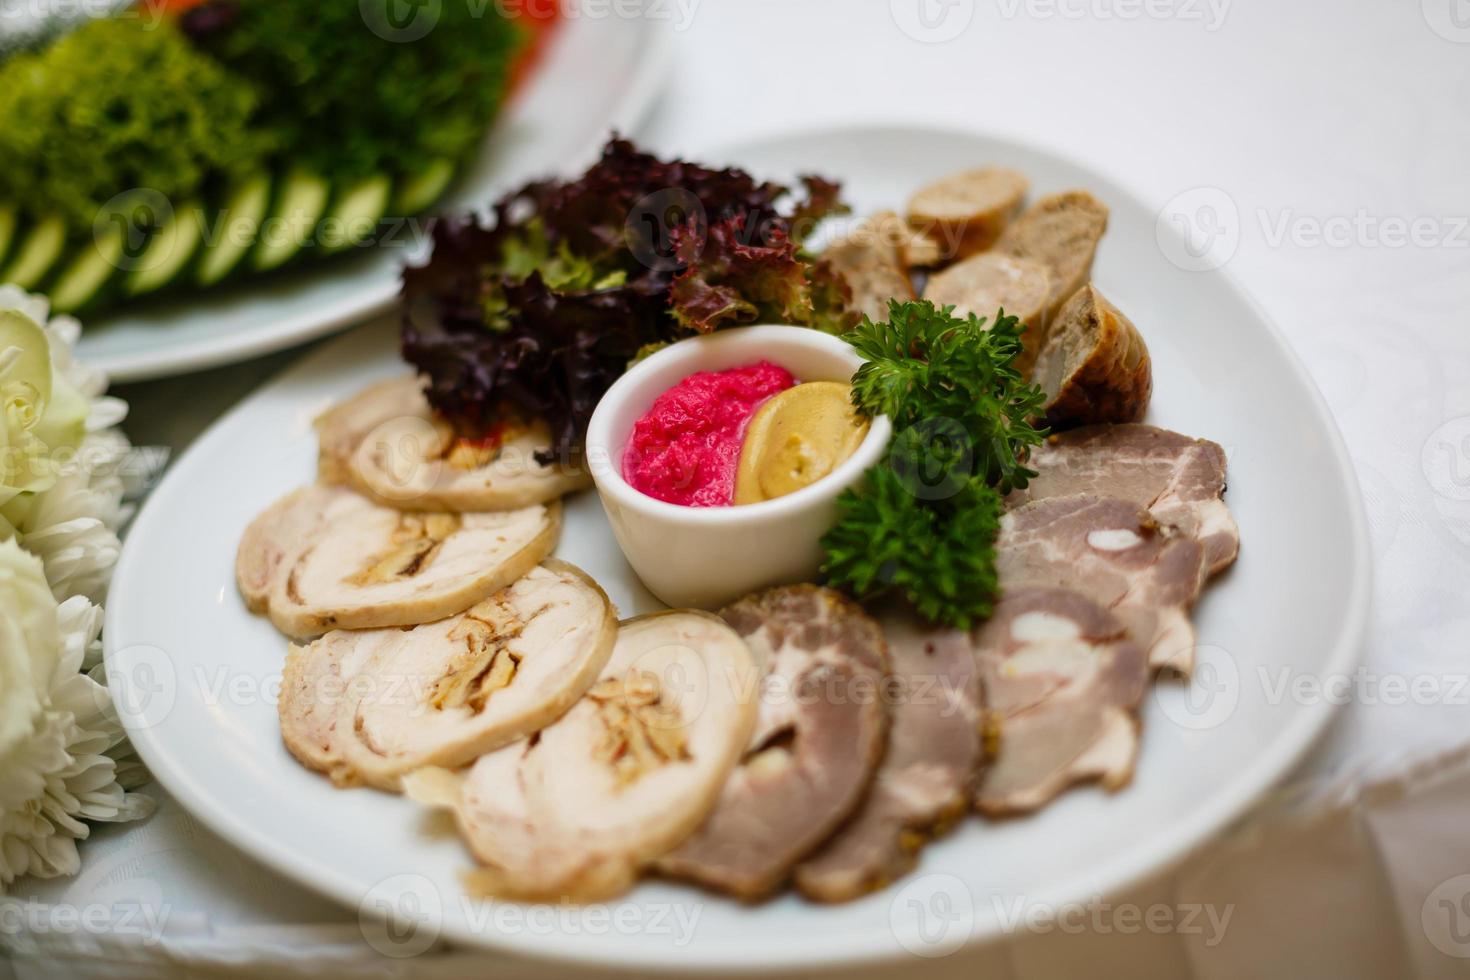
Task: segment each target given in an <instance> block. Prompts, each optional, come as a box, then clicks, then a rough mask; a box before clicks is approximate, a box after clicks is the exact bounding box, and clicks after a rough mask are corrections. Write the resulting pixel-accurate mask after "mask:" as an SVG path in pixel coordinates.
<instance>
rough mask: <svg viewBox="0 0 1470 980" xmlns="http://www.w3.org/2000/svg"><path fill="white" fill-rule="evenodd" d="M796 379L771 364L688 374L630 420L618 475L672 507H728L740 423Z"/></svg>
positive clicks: (740, 437)
mask: <svg viewBox="0 0 1470 980" xmlns="http://www.w3.org/2000/svg"><path fill="white" fill-rule="evenodd" d="M794 384H796V379H795V378H793V377H792V376H791V372H790V371H787V370H786V369H785V368H782V367H777V366H776V365H775V364H772V363H771V362H769V361H761V362H759V363H757V364H751V365H747V366H746V367H738V368H730V369H729V370H726V371H700V372H699V373H697V374H691V375H690V376H689V377H687V378H685V379H684V380H683V381H680V382H679V383H678V384H676V385H674V386H673V387H672V388H670V389H669V390H668V391H666V392H664V393H663V394H662V395H659V396H658V398H657V400H655V401H654V403H653V407H652V408H650V409H649V410H648V412H647V413H646V414H645V415H644V416H643V417H642V418H640V419H639V420H638V421H637V422H636V423H634V425H633V435H632V438H630V439H629V440H628V448H627V450H626V451H625V452H624V454H623V479H625V480H627V481H628V484H629V485H630V486H632V487H633V489H635V490H637V491H639V492H640V493H645V494H647V495H648V496H650V497H654V498H656V499H658V500H664V501H667V502H669V503H671V504H682V505H683V506H685V507H728V506H729V505H730V504H731V503H732V502H733V501H734V499H735V472H736V469H737V468H738V467H739V465H740V447H741V443H742V441H743V440H744V438H745V427H746V426H747V425H748V424H749V423H750V418H751V416H752V415H754V414H755V411H756V409H758V408H760V407H761V404H762V403H763V402H765V401H766V399H768V398H770V397H771V396H773V395H776V394H778V393H780V392H782V391H785V390H786V389H787V388H790V387H791V386H792V385H794Z"/></svg>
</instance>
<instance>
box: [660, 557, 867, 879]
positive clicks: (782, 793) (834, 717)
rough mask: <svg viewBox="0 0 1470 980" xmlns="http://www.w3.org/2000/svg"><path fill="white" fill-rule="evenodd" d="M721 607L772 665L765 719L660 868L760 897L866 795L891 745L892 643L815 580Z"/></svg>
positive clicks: (762, 710) (763, 702)
mask: <svg viewBox="0 0 1470 980" xmlns="http://www.w3.org/2000/svg"><path fill="white" fill-rule="evenodd" d="M721 615H722V616H723V617H724V618H725V620H726V621H727V622H728V623H729V624H730V625H731V626H732V627H734V629H735V630H736V632H737V633H739V634H740V635H741V636H742V637H743V638H744V639H745V642H746V643H747V644H749V646H750V648H751V649H752V651H753V652H754V653H755V656H756V660H757V662H759V663H761V664H763V665H764V669H765V677H764V681H763V683H762V696H761V699H760V718H759V721H758V723H757V725H756V729H755V733H754V735H753V736H752V738H751V739H750V741H749V743H748V746H747V749H746V752H745V756H744V758H743V759H742V761H741V763H740V766H739V768H738V769H737V770H736V771H735V773H734V774H733V775H732V776H731V777H730V779H729V782H728V783H726V785H725V788H724V791H723V792H722V793H721V794H720V799H719V803H718V804H717V805H716V806H715V809H714V812H713V813H711V814H710V817H709V819H708V820H707V821H705V823H704V824H703V825H702V826H701V827H700V828H699V829H698V830H697V831H696V832H695V833H694V834H693V835H692V836H691V837H690V838H689V839H688V840H687V841H685V842H684V843H683V844H682V845H681V846H680V847H679V848H678V849H677V850H675V851H673V852H672V853H671V854H669V855H668V856H666V857H665V858H664V859H663V860H662V861H660V862H659V864H658V869H659V870H660V871H661V872H663V873H664V874H667V875H671V876H674V877H678V878H686V879H689V880H692V881H696V882H699V883H700V884H703V885H705V886H707V887H710V888H715V889H718V890H720V891H724V892H728V893H729V894H731V895H735V896H737V897H739V898H741V899H745V900H754V899H758V898H761V897H763V896H765V895H767V894H769V893H770V892H771V891H773V890H775V889H776V888H778V887H779V886H780V885H781V884H782V883H783V882H785V880H786V878H787V876H788V875H789V874H790V871H791V869H792V867H793V866H794V865H795V864H796V863H797V862H798V861H800V860H801V859H802V858H803V857H805V856H806V855H807V854H809V853H810V852H811V851H812V850H813V849H814V848H816V847H817V846H818V845H820V844H821V843H822V841H824V840H825V839H826V838H827V836H828V835H829V834H831V832H832V830H833V829H834V828H835V827H837V825H838V824H840V823H841V822H842V821H843V820H844V819H845V818H846V817H847V816H848V815H849V814H850V813H852V812H853V810H854V809H855V808H856V807H857V805H858V804H859V802H860V801H861V800H862V797H863V794H864V792H865V791H866V789H867V787H868V783H869V781H870V780H871V778H872V775H873V771H874V768H875V767H876V766H877V764H878V760H879V757H880V756H881V754H882V752H883V747H884V734H885V733H884V723H885V713H884V708H883V704H882V702H881V699H880V697H879V689H880V686H881V684H882V682H883V676H884V672H885V662H886V653H885V643H884V639H883V632H882V630H881V629H880V628H879V627H878V624H877V623H875V622H874V621H873V620H872V619H871V618H869V617H868V616H867V614H865V613H864V612H863V611H862V609H861V608H860V607H858V606H857V604H856V603H853V602H852V601H850V600H848V599H846V598H844V597H843V596H841V595H840V594H838V593H836V592H833V591H832V590H830V589H823V588H818V587H817V586H812V585H797V586H788V587H783V588H777V589H769V590H767V591H765V592H761V593H758V594H756V595H753V596H749V597H747V598H745V599H742V600H740V601H739V602H737V603H735V604H733V605H731V606H729V607H728V608H726V609H725V610H724V611H723V612H722V613H721Z"/></svg>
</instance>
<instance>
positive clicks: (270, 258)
mask: <svg viewBox="0 0 1470 980" xmlns="http://www.w3.org/2000/svg"><path fill="white" fill-rule="evenodd" d="M330 193H331V187H329V186H328V184H327V182H326V181H325V180H323V179H322V178H321V177H319V176H317V175H316V174H313V173H309V172H307V171H305V170H293V171H291V172H290V173H288V174H287V175H286V176H285V177H284V178H283V179H282V181H281V192H280V194H279V195H278V196H277V198H276V206H275V211H274V213H273V214H272V215H271V217H270V220H269V221H267V222H266V223H265V224H264V225H262V226H261V229H260V244H259V245H257V246H255V254H254V255H253V256H252V261H253V263H254V264H255V268H256V269H258V270H260V271H261V272H265V271H266V270H268V269H274V268H277V267H279V266H281V265H284V264H285V263H287V262H289V261H290V260H291V259H292V258H294V257H295V256H296V253H298V252H300V251H301V250H302V249H303V248H305V247H306V244H307V241H308V239H309V238H310V237H311V235H312V233H313V232H314V231H316V226H317V223H318V222H319V221H321V220H322V212H324V211H326V209H327V196H328V195H329V194H330Z"/></svg>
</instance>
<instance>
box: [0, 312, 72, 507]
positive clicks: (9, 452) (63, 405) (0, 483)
mask: <svg viewBox="0 0 1470 980" xmlns="http://www.w3.org/2000/svg"><path fill="white" fill-rule="evenodd" d="M89 408H90V406H89V404H88V400H87V399H86V398H85V397H84V396H83V395H82V394H81V393H80V392H78V391H77V390H76V389H75V388H74V387H72V385H71V384H70V383H69V382H68V381H67V380H66V378H65V377H63V376H61V375H60V374H59V373H58V372H57V371H56V369H55V367H54V366H53V364H52V357H51V343H50V340H49V338H48V337H47V336H46V331H45V330H44V329H42V327H41V326H40V324H38V323H37V322H36V321H35V320H34V319H32V318H31V317H30V315H29V314H27V313H25V312H22V311H20V310H15V309H0V518H3V519H4V520H5V521H6V522H8V523H9V524H10V525H18V524H19V523H20V521H21V520H23V519H24V517H25V515H26V512H27V511H28V509H29V507H30V506H31V504H32V501H33V499H34V496H35V494H37V493H41V492H43V491H45V490H47V489H48V488H50V487H51V486H52V485H53V484H54V483H55V482H56V478H57V473H58V471H59V464H60V462H61V461H62V459H63V458H64V457H65V455H66V454H68V453H70V452H72V451H74V450H75V449H76V448H77V446H79V445H81V442H82V437H83V436H84V435H86V425H87V413H88V411H89Z"/></svg>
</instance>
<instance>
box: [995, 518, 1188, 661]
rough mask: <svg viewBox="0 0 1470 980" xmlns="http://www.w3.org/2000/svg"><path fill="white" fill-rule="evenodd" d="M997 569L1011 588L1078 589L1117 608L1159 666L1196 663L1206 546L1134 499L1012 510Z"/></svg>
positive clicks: (998, 545) (1004, 529)
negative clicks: (1195, 620) (1196, 617)
mask: <svg viewBox="0 0 1470 980" xmlns="http://www.w3.org/2000/svg"><path fill="white" fill-rule="evenodd" d="M996 570H997V572H998V573H999V576H1000V586H1001V590H1002V591H1003V592H1010V591H1013V590H1015V589H1019V588H1021V587H1023V586H1028V585H1041V586H1052V587H1057V588H1070V589H1074V590H1076V591H1077V592H1080V593H1082V594H1083V595H1085V596H1087V597H1088V598H1090V599H1092V600H1093V601H1095V602H1097V603H1098V604H1099V605H1101V606H1103V607H1104V608H1106V609H1109V610H1112V611H1113V613H1114V614H1115V615H1117V617H1118V618H1119V619H1120V620H1122V622H1123V624H1124V625H1125V626H1126V627H1127V628H1128V631H1129V635H1130V636H1132V638H1133V640H1134V641H1135V642H1137V643H1138V645H1139V646H1141V647H1143V649H1145V650H1146V651H1148V658H1149V663H1151V664H1152V665H1153V666H1154V667H1156V668H1165V667H1167V668H1170V669H1172V670H1176V671H1178V672H1180V673H1182V674H1185V675H1188V674H1189V673H1190V672H1191V671H1192V670H1193V669H1194V626H1193V624H1191V623H1190V621H1189V610H1190V608H1191V607H1192V606H1193V605H1194V601H1195V599H1197V598H1198V597H1199V593H1200V589H1201V588H1202V587H1203V585H1204V579H1205V572H1206V565H1205V552H1204V546H1203V545H1201V544H1200V543H1199V542H1198V541H1196V540H1194V539H1193V538H1192V537H1189V536H1188V535H1186V534H1183V533H1181V532H1180V531H1179V530H1178V529H1176V528H1174V527H1172V526H1170V525H1166V524H1161V523H1159V522H1158V520H1156V519H1155V518H1154V516H1153V515H1152V514H1150V513H1149V512H1148V511H1147V510H1146V509H1144V508H1143V507H1141V506H1139V505H1138V504H1136V503H1134V502H1133V501H1130V500H1122V499H1119V498H1117V497H1098V496H1093V495H1091V494H1076V495H1073V496H1070V497H1049V498H1046V499H1044V500H1037V501H1033V502H1031V503H1029V504H1023V505H1022V506H1020V507H1017V508H1016V509H1014V510H1011V511H1007V512H1006V514H1005V515H1004V516H1003V517H1002V518H1001V522H1000V534H999V536H998V537H997V538H996Z"/></svg>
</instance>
